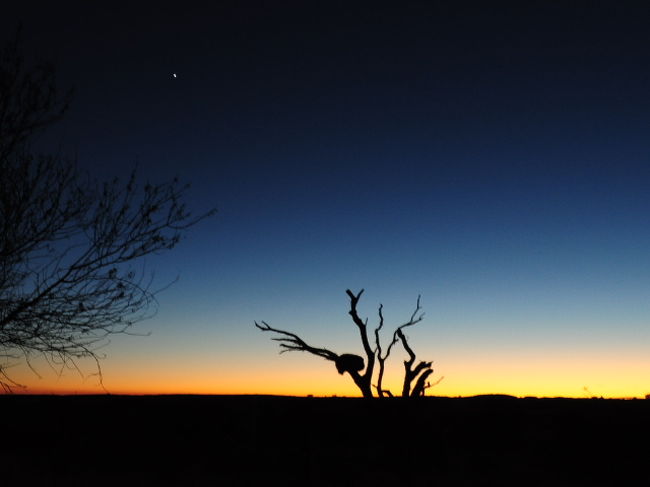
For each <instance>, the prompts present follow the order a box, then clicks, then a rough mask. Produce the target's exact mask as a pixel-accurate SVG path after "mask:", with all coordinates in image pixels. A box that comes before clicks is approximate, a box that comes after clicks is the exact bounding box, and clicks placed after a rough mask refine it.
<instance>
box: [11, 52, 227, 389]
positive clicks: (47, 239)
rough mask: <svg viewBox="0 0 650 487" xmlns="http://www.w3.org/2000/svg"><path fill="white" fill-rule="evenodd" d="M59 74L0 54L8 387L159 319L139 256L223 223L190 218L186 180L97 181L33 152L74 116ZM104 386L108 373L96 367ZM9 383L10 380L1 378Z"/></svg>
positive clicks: (72, 362)
mask: <svg viewBox="0 0 650 487" xmlns="http://www.w3.org/2000/svg"><path fill="white" fill-rule="evenodd" d="M68 103H69V96H68V95H65V96H63V97H60V96H59V95H58V92H57V91H56V87H55V83H54V72H53V70H52V69H51V68H45V67H38V66H37V67H35V68H33V69H31V70H29V69H27V68H26V67H25V65H24V63H23V61H22V58H21V57H20V55H19V54H18V52H17V45H16V43H10V44H9V45H8V46H7V47H5V48H4V50H3V51H2V52H1V53H0V174H1V175H2V177H0V358H2V359H4V361H3V362H0V385H2V386H3V387H4V389H5V390H7V388H11V387H13V386H15V384H14V383H13V382H12V381H9V380H7V373H6V370H7V368H8V367H9V366H10V365H11V364H12V363H14V361H16V360H20V359H23V360H24V361H25V362H26V363H27V364H28V365H30V366H31V363H30V357H31V356H32V355H34V354H40V355H43V356H45V358H46V360H47V361H48V362H49V363H50V364H51V365H53V366H55V367H59V370H63V369H65V368H73V369H76V368H77V360H78V359H81V358H85V357H89V358H92V359H94V360H95V362H96V363H97V365H99V363H98V362H97V359H98V358H99V357H100V356H99V355H98V353H97V351H98V350H99V349H100V348H101V347H102V346H103V345H105V344H106V343H107V342H108V337H109V336H110V335H112V334H115V333H128V330H129V329H130V327H131V326H132V325H133V324H134V323H136V322H138V321H141V320H143V319H146V318H149V317H151V316H153V315H154V314H155V313H156V310H157V300H156V295H157V294H158V293H159V292H160V291H161V289H154V288H153V286H152V285H153V278H154V276H153V274H151V273H147V272H145V268H144V267H135V266H134V264H135V263H136V262H138V261H141V259H142V257H144V256H147V255H152V254H159V253H162V252H165V251H168V250H171V249H172V248H174V247H175V246H176V245H177V244H178V242H179V241H180V239H181V237H182V235H183V232H184V231H185V230H186V229H187V228H189V227H191V226H192V225H194V224H196V223H197V222H199V221H201V220H202V219H204V218H206V217H208V216H210V215H212V214H214V212H215V210H211V211H208V212H206V213H203V214H200V215H196V216H195V215H192V214H191V213H190V211H189V210H188V209H187V208H186V206H185V204H184V203H183V200H184V197H185V193H186V191H187V189H188V185H182V184H180V183H179V181H178V179H174V180H173V181H171V182H167V183H162V184H150V183H146V184H144V185H142V186H138V185H137V184H136V174H135V171H134V172H133V173H132V174H131V176H130V177H129V178H128V179H127V180H126V182H124V183H122V182H120V181H119V180H118V179H114V180H112V181H109V182H105V183H101V184H100V183H95V182H92V181H91V180H90V178H88V177H83V176H82V175H81V174H80V173H79V171H78V170H77V169H76V167H75V164H73V163H72V162H70V161H67V160H64V159H63V158H62V157H60V156H58V155H41V154H35V153H34V152H33V150H32V149H31V146H30V144H29V142H30V140H31V138H32V136H33V135H34V133H35V131H36V130H40V129H41V128H44V127H47V126H48V125H49V124H51V123H52V122H53V121H56V120H58V119H59V118H60V117H61V116H62V115H63V113H64V112H65V109H66V107H67V106H68ZM97 374H98V377H99V379H100V384H101V379H102V377H101V368H100V367H98V368H97ZM3 377H4V378H5V380H3Z"/></svg>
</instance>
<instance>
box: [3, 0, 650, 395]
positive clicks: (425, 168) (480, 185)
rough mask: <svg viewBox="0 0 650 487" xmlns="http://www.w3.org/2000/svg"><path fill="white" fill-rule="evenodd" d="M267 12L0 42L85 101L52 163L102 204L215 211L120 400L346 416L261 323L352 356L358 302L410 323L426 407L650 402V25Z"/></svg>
mask: <svg viewBox="0 0 650 487" xmlns="http://www.w3.org/2000/svg"><path fill="white" fill-rule="evenodd" d="M14 3H16V4H18V3H19V2H14ZM276 3H278V2H268V3H266V2H213V3H212V5H211V6H210V7H205V6H200V7H192V6H189V5H187V4H188V2H183V3H180V4H179V3H178V2H175V3H174V4H173V5H174V6H173V7H169V8H168V7H165V6H158V7H157V8H156V9H155V10H151V9H148V8H145V7H134V6H133V5H129V6H128V7H124V8H112V9H110V10H105V11H100V10H99V9H97V7H96V6H94V5H91V4H89V3H88V2H80V3H79V4H78V5H76V4H73V3H66V4H65V5H66V6H61V4H59V3H57V4H51V5H49V6H47V7H42V6H39V8H36V7H35V5H36V4H35V3H30V2H20V5H13V6H11V7H9V9H10V12H9V15H6V14H3V18H2V19H1V20H0V27H1V28H2V29H1V31H2V32H3V34H5V35H6V33H7V32H11V31H12V30H13V28H14V27H13V26H15V25H16V22H17V20H18V19H22V22H23V38H24V47H25V51H26V53H27V54H29V55H30V56H33V57H34V58H44V59H48V60H50V61H52V62H54V63H55V65H56V67H57V70H58V71H57V72H58V79H59V82H60V85H61V86H62V87H64V88H65V87H74V89H75V97H74V102H73V105H72V107H71V109H70V111H69V112H68V114H67V116H66V118H65V120H64V121H63V122H61V123H59V124H58V125H57V126H55V127H53V128H52V129H51V130H50V131H49V132H48V133H47V134H46V135H45V136H43V137H42V138H41V140H39V144H40V145H41V146H42V147H44V148H46V147H50V148H51V147H54V148H59V147H60V148H61V150H62V151H63V152H64V153H67V154H70V155H75V156H76V157H77V159H78V163H79V165H80V166H81V167H82V168H83V169H85V170H88V171H91V172H92V173H93V174H94V175H96V176H97V177H100V178H107V177H112V176H115V175H117V176H121V177H124V176H125V175H126V174H128V172H129V171H130V170H131V169H132V168H133V166H134V165H135V164H136V163H137V165H138V168H139V174H140V177H141V180H142V181H144V180H146V179H149V180H151V181H152V182H156V181H164V180H168V179H171V178H172V177H173V176H174V175H178V176H179V177H180V178H181V180H183V181H188V182H190V183H191V184H192V189H191V192H190V193H189V194H188V203H189V205H190V207H191V208H192V209H194V210H196V212H197V213H198V212H201V211H203V210H206V209H208V208H210V207H213V206H216V207H217V208H218V210H219V212H218V214H217V215H216V216H215V217H213V218H211V219H209V220H206V221H204V222H202V223H201V224H200V225H198V226H196V227H195V228H193V229H192V230H191V231H189V232H188V234H187V238H186V239H185V240H184V241H183V242H182V243H181V244H180V245H179V246H178V247H177V248H176V249H174V250H173V251H172V253H169V254H166V255H163V256H160V257H156V258H150V259H148V260H147V267H150V268H153V269H155V270H156V273H157V276H158V282H159V283H161V284H164V283H166V282H167V281H169V280H170V279H173V278H174V277H175V276H176V275H179V276H180V280H179V282H177V283H176V284H174V285H173V286H172V287H171V288H169V289H168V290H166V291H165V292H164V293H163V294H161V295H160V296H159V300H160V307H159V311H158V314H157V316H156V317H155V318H153V319H151V320H149V321H147V322H144V323H141V324H139V325H138V327H137V329H136V330H134V331H136V332H141V333H148V332H151V335H150V336H146V337H116V338H115V339H114V340H113V341H112V343H111V344H110V345H109V346H108V347H107V348H106V349H105V352H106V354H107V358H106V359H105V360H103V361H102V367H103V373H104V383H105V386H106V387H107V389H108V390H109V391H111V392H114V393H123V392H126V393H159V392H162V393H273V394H301V395H304V394H314V395H330V394H338V395H344V394H355V395H356V394H357V391H356V388H355V387H354V384H353V383H352V381H351V380H350V378H349V377H347V376H343V377H341V376H339V375H338V374H337V373H336V371H335V369H334V366H333V365H332V364H331V363H330V362H326V361H324V360H322V359H320V358H318V357H313V356H310V355H306V354H299V353H294V354H283V355H278V348H277V345H276V343H274V342H271V341H270V340H269V338H270V336H269V335H266V334H263V333H261V332H260V331H259V330H257V329H256V328H255V327H254V326H253V322H254V320H265V321H267V322H268V323H269V324H271V325H272V326H275V327H278V328H283V329H287V330H292V331H295V332H297V333H299V334H300V335H301V336H302V337H303V338H304V339H305V340H307V341H308V342H309V343H311V344H313V345H318V346H323V347H328V348H331V349H332V350H334V351H337V352H339V353H343V352H351V353H361V352H362V349H361V345H360V343H359V340H358V334H357V330H356V328H355V327H354V325H353V324H352V322H351V321H350V319H349V316H348V315H347V311H348V300H347V296H346V295H345V290H346V289H347V288H351V289H352V290H354V291H358V290H359V289H361V288H365V289H366V292H365V294H364V296H363V298H362V301H361V302H360V314H361V315H362V316H367V317H369V321H370V323H375V322H376V321H374V320H376V316H377V306H378V305H379V303H383V305H384V311H385V316H386V318H387V325H389V324H391V323H392V324H399V323H401V322H403V321H404V320H406V319H408V317H409V315H410V314H411V312H412V310H413V307H414V305H415V302H416V299H417V296H418V294H421V295H422V306H423V308H424V311H425V312H426V316H425V320H424V321H423V322H422V323H420V324H419V325H418V326H417V327H414V328H412V329H410V330H409V333H408V335H409V337H410V338H411V344H412V346H413V347H414V348H415V350H416V352H417V353H418V357H419V358H421V359H427V360H433V361H434V369H435V373H434V375H433V379H434V380H437V379H438V378H440V377H442V376H444V380H442V382H441V383H440V384H439V385H437V386H436V387H435V388H434V389H431V390H430V391H429V394H436V395H454V396H455V395H472V394H482V393H508V394H514V395H520V396H524V395H538V396H556V395H563V396H573V397H583V396H585V395H588V396H591V395H597V396H605V397H629V396H637V397H642V396H644V395H645V394H647V393H650V384H649V383H648V377H649V375H650V326H649V325H650V255H649V251H650V226H649V225H648V214H649V211H650V192H649V191H648V188H649V187H650V165H649V164H648V161H649V157H648V155H649V153H650V139H649V136H648V134H649V133H650V131H649V129H650V95H649V93H650V31H648V29H647V25H648V20H649V16H650V15H649V14H650V10H649V9H648V8H647V7H646V8H644V9H641V8H636V7H634V5H637V3H636V2H635V3H629V4H628V3H626V2H606V3H605V4H604V5H605V6H597V7H595V6H594V5H600V4H598V3H596V2H585V3H584V5H578V3H574V2H572V7H567V6H564V5H563V4H564V3H565V2H519V3H520V4H522V5H520V6H519V7H511V6H510V7H505V6H500V7H499V6H496V4H494V3H493V2H489V3H486V2H479V3H476V4H472V3H464V2H463V5H462V6H459V5H458V4H459V3H461V2H444V4H442V3H439V2H430V3H426V7H425V6H422V5H420V6H418V5H416V4H410V5H412V6H410V7H409V6H408V5H406V6H405V5H404V4H403V2H400V3H399V5H400V6H399V8H395V5H397V4H393V8H389V7H380V6H377V5H375V6H373V7H372V8H362V7H357V6H354V5H352V6H351V5H350V3H349V2H296V3H293V2H279V3H280V4H281V5H282V6H277V5H275V4H276ZM551 3H552V4H553V5H554V6H550V4H551ZM357 5H359V4H357ZM504 5H505V4H504ZM173 73H176V74H177V77H176V78H174V77H173ZM401 358H402V357H401V355H399V354H396V355H395V356H394V360H393V361H392V362H391V363H390V369H391V370H390V372H389V376H388V386H389V388H391V389H392V390H393V392H396V391H398V390H399V388H400V386H399V382H400V379H401V372H402V365H401ZM35 365H36V367H37V370H38V372H39V373H40V374H41V377H40V378H39V377H38V376H36V375H35V374H34V373H33V372H32V371H30V370H29V369H27V368H25V367H16V368H14V369H12V370H13V371H15V373H14V377H15V378H16V379H18V380H20V381H22V382H23V383H24V384H26V385H28V386H29V390H31V391H39V392H40V391H44V392H88V391H91V392H102V389H101V388H100V387H99V386H98V385H97V380H96V378H94V377H92V376H90V377H86V378H85V379H84V378H81V377H80V376H79V375H78V374H76V373H74V372H71V371H66V372H65V373H64V374H63V375H62V376H60V377H59V376H57V375H56V374H54V373H52V372H51V371H50V370H49V369H48V368H47V366H46V365H44V364H43V363H39V361H38V360H37V361H35ZM84 370H85V371H86V372H88V373H92V371H93V367H92V363H89V364H84Z"/></svg>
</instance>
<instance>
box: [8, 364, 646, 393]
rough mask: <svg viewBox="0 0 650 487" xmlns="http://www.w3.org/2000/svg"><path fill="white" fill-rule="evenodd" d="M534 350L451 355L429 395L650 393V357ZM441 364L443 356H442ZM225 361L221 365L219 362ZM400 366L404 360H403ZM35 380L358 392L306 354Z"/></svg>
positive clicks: (117, 386)
mask: <svg viewBox="0 0 650 487" xmlns="http://www.w3.org/2000/svg"><path fill="white" fill-rule="evenodd" d="M547 355H548V354H545V355H544V356H543V357H542V355H541V354H540V355H537V356H534V355H530V356H528V357H526V358H524V357H517V358H518V360H514V357H503V358H499V359H497V358H495V357H488V356H480V357H471V358H470V357H456V358H455V359H453V360H452V359H451V358H449V357H446V358H444V363H445V365H444V366H440V367H436V363H435V362H434V369H435V372H434V375H433V376H432V382H435V381H436V380H438V379H439V378H440V377H441V376H444V379H443V380H442V381H441V382H440V383H439V384H438V385H435V386H434V387H432V388H430V389H428V390H427V395H435V396H451V397H456V396H472V395H478V394H509V395H513V396H517V397H525V396H536V397H559V396H563V397H591V396H597V397H601V396H602V397H605V398H628V397H638V398H642V397H644V396H645V395H646V394H648V393H650V386H647V377H648V375H649V373H650V363H648V361H647V360H645V359H644V358H643V357H640V356H633V355H632V356H628V357H610V358H608V359H605V358H603V356H602V355H599V354H594V355H593V356H590V357H586V356H583V357H580V358H577V357H571V356H561V355H555V356H550V357H549V356H547ZM441 362H442V360H441ZM219 365H220V366H219ZM400 365H401V364H400ZM401 374H402V370H401V367H399V366H398V364H397V360H396V361H395V363H393V364H392V366H391V367H390V368H387V373H386V378H385V382H384V388H387V389H389V390H391V391H392V392H393V394H395V395H399V393H400V392H401V380H402V375H401ZM15 379H16V380H17V381H18V382H21V383H23V384H25V385H27V386H28V388H27V389H19V388H17V389H16V392H18V393H28V394H38V393H45V394H105V393H106V392H109V393H111V394H136V395H139V394H272V395H292V396H307V395H313V396H333V395H336V396H353V397H356V396H359V395H360V394H359V391H358V389H357V388H356V386H355V385H354V383H353V382H352V380H351V379H350V377H348V375H347V374H346V375H344V376H340V375H339V374H338V373H336V371H335V370H334V367H333V366H332V365H331V364H330V363H329V362H325V361H322V360H318V359H316V358H312V357H306V356H304V355H302V356H300V355H296V356H295V357H294V358H291V359H288V360H277V361H274V362H272V363H266V364H262V363H253V364H250V365H249V366H248V367H236V366H233V365H232V364H229V366H225V364H214V367H211V366H209V364H208V365H206V366H204V367H201V368H196V367H193V366H192V364H187V365H185V366H180V365H179V366H178V367H177V368H176V369H172V370H165V369H162V368H158V367H155V368H153V369H146V368H143V369H138V368H133V369H129V368H128V367H127V366H126V365H125V364H120V365H119V366H118V364H111V366H110V367H104V386H105V388H106V389H105V390H104V389H102V388H101V387H100V385H99V381H98V379H97V377H92V376H89V377H86V378H85V379H81V378H80V376H79V375H78V374H73V373H71V372H69V371H67V372H66V374H64V375H62V376H58V375H56V374H49V375H48V374H43V377H42V379H38V378H35V377H34V376H33V374H31V375H30V373H26V372H24V371H23V372H22V373H21V374H20V376H18V377H15Z"/></svg>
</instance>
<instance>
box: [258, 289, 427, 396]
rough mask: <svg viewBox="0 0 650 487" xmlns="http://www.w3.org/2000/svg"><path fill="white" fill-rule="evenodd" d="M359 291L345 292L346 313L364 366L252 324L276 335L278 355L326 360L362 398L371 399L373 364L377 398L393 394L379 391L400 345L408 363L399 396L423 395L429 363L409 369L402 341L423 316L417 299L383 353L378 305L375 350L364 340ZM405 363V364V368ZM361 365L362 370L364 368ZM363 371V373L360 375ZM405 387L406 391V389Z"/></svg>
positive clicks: (285, 333) (282, 332)
mask: <svg viewBox="0 0 650 487" xmlns="http://www.w3.org/2000/svg"><path fill="white" fill-rule="evenodd" d="M363 291H364V290H363V289H362V290H361V291H359V293H358V294H354V293H353V292H352V291H350V290H349V289H348V290H346V291H345V292H346V294H347V295H348V297H349V299H350V310H349V311H348V313H349V315H350V316H351V317H352V321H353V322H354V324H355V325H356V326H357V328H358V330H359V336H360V338H361V344H362V346H363V349H364V352H365V355H366V362H365V364H364V361H363V358H362V357H360V356H358V355H353V354H342V355H338V354H337V353H335V352H333V351H331V350H329V349H326V348H319V347H313V346H311V345H309V344H308V343H306V342H305V341H304V340H303V339H302V338H300V337H299V336H298V335H296V334H295V333H292V332H288V331H285V330H280V329H278V328H273V327H271V326H270V325H269V324H268V323H266V322H265V321H262V322H261V324H260V323H258V322H255V326H256V327H257V328H259V329H260V330H262V331H265V332H266V331H269V332H272V333H275V334H276V335H279V336H277V337H275V338H272V340H274V341H277V342H280V348H281V350H280V353H284V352H291V351H298V352H308V353H311V354H313V355H317V356H319V357H322V358H324V359H326V360H330V361H332V362H334V363H335V365H336V368H337V370H338V372H339V373H340V374H343V373H345V372H348V374H350V377H352V380H353V381H354V383H355V384H356V386H357V387H358V388H359V390H360V391H361V394H362V395H363V397H366V398H371V397H373V393H372V386H371V385H372V376H373V373H374V369H375V362H376V363H377V364H378V375H377V384H376V385H375V386H374V387H375V389H376V390H377V395H378V396H379V397H387V396H388V397H393V394H392V393H391V392H390V391H389V390H386V389H384V388H383V378H384V371H385V363H386V360H387V359H388V357H389V356H390V354H391V351H392V349H393V347H394V346H395V345H396V344H397V343H398V342H402V344H403V346H404V349H405V350H406V351H407V353H409V357H410V358H409V361H405V362H404V367H405V377H404V389H403V391H402V395H403V396H404V397H415V396H420V395H424V390H425V389H426V388H427V387H429V384H428V383H425V381H426V379H427V378H428V376H429V375H430V374H431V373H432V372H433V370H432V369H431V362H421V363H420V364H418V366H416V367H415V369H412V364H413V362H414V361H415V354H414V353H413V350H412V349H411V348H410V347H409V345H408V342H407V340H406V336H405V335H404V333H403V332H402V330H403V329H404V328H406V327H408V326H412V325H415V324H417V323H419V322H420V321H422V318H423V316H424V313H421V314H418V313H419V312H420V309H421V308H420V297H419V296H418V301H417V306H416V309H415V311H414V312H413V314H412V315H411V318H410V319H409V320H408V321H407V322H406V323H404V324H402V325H400V326H399V327H397V329H396V330H395V332H394V333H393V335H392V339H391V342H390V343H389V345H388V347H386V350H383V349H382V346H381V340H380V332H381V330H382V328H383V327H384V315H383V305H381V304H380V305H379V325H378V326H377V328H375V330H374V335H375V348H372V347H371V345H370V341H369V339H368V323H367V320H365V321H364V320H362V319H361V318H360V317H359V313H358V311H357V304H358V302H359V299H360V298H361V295H362V294H363ZM407 364H408V365H407ZM364 365H365V370H363V369H364ZM362 370H363V373H362V372H361V371H362ZM416 378H417V382H416V385H415V387H414V388H413V391H412V392H411V390H410V389H411V383H412V382H413V380H415V379H416ZM407 384H408V388H407Z"/></svg>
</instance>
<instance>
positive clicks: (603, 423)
mask: <svg viewBox="0 0 650 487" xmlns="http://www.w3.org/2000/svg"><path fill="white" fill-rule="evenodd" d="M0 413H1V415H2V416H1V419H0V420H1V421H2V423H1V424H2V430H1V433H0V485H7V486H14V485H15V486H30V485H38V486H53V485H60V486H66V487H68V486H77V485H78V486H82V485H83V486H130V485H139V486H141V485H179V486H187V485H201V486H203V485H219V486H230V485H232V486H239V485H251V486H259V485H319V486H321V485H331V486H355V487H357V486H366V485H372V486H382V485H393V486H400V485H415V486H419V485H432V486H435V485H443V486H447V485H459V486H460V485H472V486H475V485H493V486H504V485H506V486H509V485H517V486H525V485H535V486H577V485H612V486H613V485H628V484H632V483H633V484H635V485H650V455H649V453H650V449H649V448H648V440H649V439H650V401H648V400H631V401H619V400H589V399H584V400H571V399H514V398H508V397H479V398H464V399H449V398H424V399H421V400H417V401H410V402H409V401H402V400H399V399H395V400H385V401H378V400H377V401H364V400H362V399H344V398H323V399H320V398H287V397H264V396H243V397H239V396H162V397H158V396H145V397H130V396H69V397H56V396H0Z"/></svg>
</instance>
